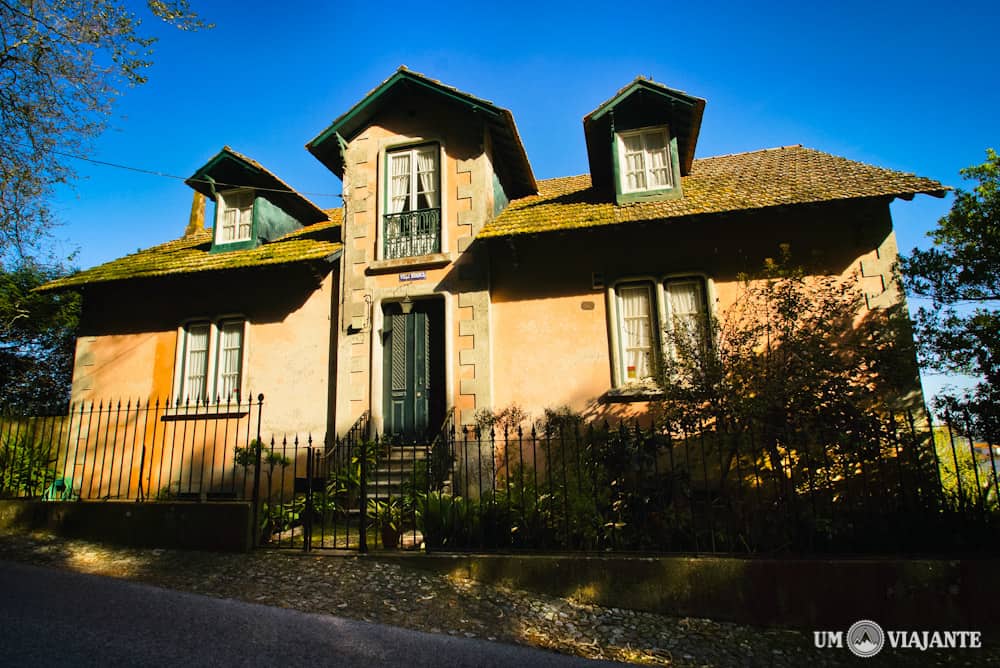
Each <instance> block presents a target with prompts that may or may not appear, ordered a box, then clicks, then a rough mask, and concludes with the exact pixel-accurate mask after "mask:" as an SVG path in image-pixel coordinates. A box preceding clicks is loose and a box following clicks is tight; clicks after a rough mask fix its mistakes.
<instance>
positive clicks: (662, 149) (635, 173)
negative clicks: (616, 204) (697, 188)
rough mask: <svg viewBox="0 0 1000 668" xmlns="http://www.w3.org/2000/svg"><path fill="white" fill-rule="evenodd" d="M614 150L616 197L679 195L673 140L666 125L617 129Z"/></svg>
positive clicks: (641, 197)
mask: <svg viewBox="0 0 1000 668" xmlns="http://www.w3.org/2000/svg"><path fill="white" fill-rule="evenodd" d="M615 153H616V154H617V155H616V166H617V168H618V183H617V184H616V185H617V186H618V194H619V201H622V202H635V201H642V200H645V199H662V198H669V197H676V196H679V195H680V188H679V185H680V174H679V172H678V167H677V149H676V143H674V142H671V139H670V132H669V130H668V128H667V127H666V126H659V127H651V128H641V129H639V130H629V131H625V132H619V133H617V135H616V137H615Z"/></svg>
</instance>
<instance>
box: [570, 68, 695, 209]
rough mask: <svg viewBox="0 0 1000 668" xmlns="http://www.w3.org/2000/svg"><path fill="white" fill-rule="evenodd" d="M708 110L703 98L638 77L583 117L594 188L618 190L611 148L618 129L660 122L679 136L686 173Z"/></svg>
mask: <svg viewBox="0 0 1000 668" xmlns="http://www.w3.org/2000/svg"><path fill="white" fill-rule="evenodd" d="M704 112H705V100H703V99H702V98H700V97H694V96H693V95H688V94H687V93H685V92H683V91H679V90H675V89H673V88H667V87H666V86H664V85H663V84H659V83H656V82H655V81H650V80H649V79H646V78H643V77H637V78H636V79H635V80H633V81H632V82H631V83H630V84H628V85H627V86H625V87H624V88H622V89H621V90H619V91H618V92H617V93H615V95H614V96H613V97H612V98H611V99H610V100H608V101H606V102H604V103H603V104H601V105H600V106H599V107H597V109H594V110H593V111H592V112H590V113H589V114H587V115H586V116H584V117H583V133H584V135H585V136H586V138H587V157H588V159H589V161H590V175H591V178H592V179H593V183H594V188H596V189H598V190H611V191H613V190H614V169H613V165H612V152H611V144H612V141H613V139H614V133H615V132H620V131H622V130H634V129H636V128H641V127H649V126H656V125H668V126H669V127H670V134H671V135H672V136H674V137H676V138H677V156H678V158H679V160H680V172H681V175H682V176H686V175H687V174H688V173H690V171H691V165H692V164H693V163H694V153H695V147H696V145H697V144H698V134H699V133H700V132H701V118H702V115H703V114H704Z"/></svg>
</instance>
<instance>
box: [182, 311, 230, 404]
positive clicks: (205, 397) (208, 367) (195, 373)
mask: <svg viewBox="0 0 1000 668" xmlns="http://www.w3.org/2000/svg"><path fill="white" fill-rule="evenodd" d="M245 331H246V321H245V320H243V319H225V320H220V321H217V322H191V323H188V324H187V325H185V326H184V327H182V328H181V330H180V340H179V342H178V343H179V354H178V356H177V364H178V367H177V370H176V375H175V377H176V378H177V381H178V385H177V392H176V396H175V397H174V399H175V401H176V402H177V403H178V404H179V405H181V406H184V405H190V406H194V405H198V404H205V403H208V404H215V403H220V404H226V403H229V402H231V403H239V401H240V396H241V395H240V388H241V386H242V382H243V357H244V354H243V353H244V338H245V336H244V335H245Z"/></svg>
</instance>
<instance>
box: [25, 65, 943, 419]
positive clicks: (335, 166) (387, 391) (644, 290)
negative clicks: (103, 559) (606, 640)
mask: <svg viewBox="0 0 1000 668" xmlns="http://www.w3.org/2000/svg"><path fill="white" fill-rule="evenodd" d="M705 106H706V101H705V100H703V99H701V98H698V97H695V96H692V95H689V94H687V93H684V92H681V91H678V90H674V89H671V88H668V87H666V86H663V85H661V84H659V83H655V82H653V81H650V80H647V79H644V78H637V79H636V80H634V81H632V82H631V83H629V84H628V85H626V86H625V87H624V88H622V89H621V90H620V91H618V92H617V93H615V94H614V95H613V96H612V97H611V98H610V99H609V100H608V101H606V102H604V103H602V104H600V105H599V106H597V107H596V109H594V110H593V111H592V112H591V113H589V114H587V115H586V116H585V118H584V121H583V132H584V137H583V139H584V140H585V142H586V146H587V151H588V158H589V173H587V174H583V175H578V176H569V177H562V178H553V179H544V180H538V179H536V177H535V174H534V172H533V170H532V167H531V164H530V162H529V160H528V157H527V153H526V151H525V147H524V145H523V143H522V141H521V138H520V136H519V134H518V130H517V127H516V125H515V122H514V117H513V115H512V114H511V112H510V111H508V110H507V109H504V108H502V107H499V106H497V105H495V104H493V103H492V102H489V101H487V100H484V99H482V98H479V97H476V96H474V95H471V94H469V93H465V92H463V91H460V90H457V89H455V88H452V87H450V86H447V85H445V84H443V83H441V82H438V81H435V80H432V79H430V78H428V77H426V76H423V75H421V74H418V73H416V72H413V71H410V70H408V69H406V68H400V69H399V70H398V71H396V72H395V73H394V74H393V75H392V76H391V77H389V78H388V79H387V80H385V81H384V82H382V83H381V84H379V85H378V86H377V87H376V88H375V89H374V90H372V91H371V92H369V93H368V94H367V95H365V96H364V97H363V98H362V99H361V100H359V101H358V103H357V104H355V105H354V106H353V107H351V108H350V109H348V110H346V111H345V112H344V113H343V114H342V115H340V116H339V117H337V118H336V120H334V121H333V122H332V123H331V124H330V126H329V127H327V128H326V129H324V130H323V131H322V132H320V133H319V134H318V135H317V136H316V137H315V138H314V139H312V140H311V141H309V143H308V144H307V145H306V148H307V149H308V150H309V151H310V153H312V155H314V156H315V157H316V158H317V159H318V160H319V161H320V162H321V163H322V164H323V165H324V166H326V167H327V168H328V169H329V170H330V171H331V172H332V173H333V174H334V175H335V176H336V177H338V178H339V179H341V180H342V182H343V198H344V206H343V208H342V209H338V210H333V211H323V210H320V209H319V208H317V207H316V206H315V205H313V204H312V203H311V202H309V200H308V199H306V198H305V197H303V196H301V195H299V194H297V193H296V192H295V191H294V190H293V189H292V188H290V187H289V186H287V185H286V184H284V182H282V181H281V180H280V179H279V178H278V177H277V176H275V175H274V174H272V173H271V172H270V171H268V170H267V169H266V168H264V167H263V166H262V165H260V164H258V163H256V162H255V161H253V160H252V159H250V158H248V157H246V156H244V155H241V154H240V153H237V152H236V151H233V150H231V149H229V148H224V149H223V150H222V151H220V152H219V153H218V154H217V155H216V156H215V157H213V158H212V159H211V160H210V161H209V162H208V163H206V164H205V165H204V166H203V167H201V168H200V169H198V170H197V171H196V172H195V173H194V174H193V175H192V177H191V178H190V179H188V181H187V183H188V185H189V186H191V187H192V188H193V189H194V190H195V193H196V194H195V205H194V207H193V210H192V216H191V221H192V222H191V223H190V224H189V225H188V229H187V230H186V231H185V233H184V236H183V237H181V238H180V239H177V240H174V241H170V242H167V243H165V244H162V245H159V246H155V247H153V248H149V249H146V250H143V251H139V252H138V253H135V254H133V255H129V256H126V257H124V258H121V259H118V260H115V261H113V262H109V263H107V264H105V265H101V266H99V267H95V268H93V269H89V270H86V271H82V272H79V273H78V274H75V275H73V276H70V277H68V278H63V279H60V280H57V281H54V282H52V283H49V284H48V285H46V286H45V287H44V288H43V289H46V290H67V289H75V290H80V291H81V292H82V293H83V305H84V306H83V308H84V312H83V318H82V324H81V333H80V338H79V341H78V345H77V355H76V366H75V370H74V381H73V398H74V400H91V399H96V398H101V397H118V396H136V397H140V396H141V397H145V396H151V395H155V396H163V397H174V398H175V399H174V401H175V403H177V402H179V403H180V404H181V405H183V404H185V403H187V402H190V401H192V400H194V401H199V400H204V399H206V398H207V399H208V402H209V403H212V402H215V403H225V402H226V401H231V400H233V399H236V400H241V399H242V398H246V397H247V396H249V394H250V393H253V394H256V393H257V392H260V393H263V394H264V395H265V396H266V406H267V408H266V410H265V411H264V413H263V417H262V419H263V422H264V427H263V429H264V431H266V432H268V433H299V434H303V433H307V432H308V433H312V434H321V433H334V432H336V433H338V434H340V433H343V432H345V431H346V430H347V429H348V428H350V427H351V425H352V424H353V423H354V422H355V420H356V419H357V418H358V417H359V416H361V415H362V414H364V413H365V412H366V411H370V415H371V419H372V421H373V423H374V425H375V428H376V429H377V430H378V431H379V432H380V433H382V432H384V433H396V434H404V433H405V434H416V435H418V436H419V435H428V434H432V433H433V432H434V431H435V430H437V429H438V428H439V426H440V425H441V423H442V421H443V420H444V418H445V416H446V415H447V414H448V413H449V411H450V409H454V411H455V413H454V414H455V416H456V418H457V419H458V421H459V422H460V423H464V424H469V423H472V422H473V421H474V415H475V412H476V411H477V410H479V409H482V408H499V407H503V406H506V405H508V404H511V403H514V402H516V403H518V404H520V405H521V406H522V407H524V408H525V409H526V410H527V411H528V412H530V413H533V414H535V415H537V414H539V413H540V412H541V411H542V409H544V408H545V407H550V406H558V405H563V404H565V405H569V406H571V407H574V408H577V409H584V408H591V409H593V410H595V411H598V412H600V411H611V412H613V411H615V410H616V409H617V408H619V407H620V406H628V407H629V408H630V410H634V408H635V404H634V403H633V402H635V401H636V400H642V399H644V398H647V389H648V386H647V385H646V384H644V382H643V381H644V380H646V379H647V378H648V377H649V376H650V375H651V373H652V365H653V364H654V362H655V359H656V356H657V355H658V354H659V353H658V348H660V347H661V346H662V344H661V343H660V342H659V341H660V338H661V337H660V336H659V332H660V331H661V330H662V328H663V327H665V326H666V324H667V323H668V322H676V321H677V320H678V319H680V320H684V319H694V318H699V317H703V316H704V314H705V313H708V312H717V313H721V312H722V311H723V310H724V309H725V308H726V306H727V305H728V304H730V303H732V301H733V299H734V297H735V293H736V289H737V286H738V275H739V274H740V272H743V271H747V270H751V269H754V268H756V267H759V266H760V264H761V262H762V261H763V258H765V257H768V256H773V255H774V254H775V252H776V249H777V247H778V245H779V244H789V245H790V246H791V247H792V248H795V249H802V250H803V251H804V252H807V253H809V257H810V258H811V262H812V265H813V266H814V267H815V269H814V270H815V271H816V272H818V273H825V274H835V275H844V276H856V280H857V281H859V282H860V286H861V288H862V289H863V291H864V293H865V295H866V299H867V301H868V307H869V308H872V309H876V308H881V307H885V306H889V305H892V304H895V303H899V302H900V300H901V299H902V295H901V293H900V292H899V290H898V289H897V288H896V287H895V284H894V282H893V281H892V280H891V277H890V271H891V266H892V264H893V261H894V260H895V258H896V255H897V249H896V241H895V237H894V234H893V230H892V222H891V219H890V212H889V202H890V201H892V200H893V199H894V198H896V197H901V198H905V199H910V198H912V197H913V196H914V195H916V194H919V193H925V194H930V195H935V196H941V195H943V194H944V191H945V188H944V187H943V186H942V185H941V184H939V183H937V182H935V181H933V180H930V179H926V178H921V177H918V176H914V175H910V174H904V173H900V172H897V171H893V170H888V169H883V168H879V167H875V166H871V165H867V164H862V163H859V162H855V161H851V160H847V159H844V158H840V157H836V156H833V155H830V154H827V153H823V152H820V151H817V150H813V149H808V148H804V147H801V146H788V147H782V148H773V149H764V150H760V151H754V152H749V153H741V154H735V155H725V156H718V157H710V158H695V155H696V149H697V143H698V137H699V134H700V129H701V122H702V116H703V113H704V110H705ZM205 200H209V201H213V202H214V203H215V207H214V211H215V213H214V216H213V217H211V218H210V219H209V220H208V225H207V226H206V225H205V224H204V223H203V222H202V219H203V217H204V201H205ZM640 405H641V404H640ZM174 417H179V418H183V414H181V415H177V416H174Z"/></svg>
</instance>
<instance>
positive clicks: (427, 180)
mask: <svg viewBox="0 0 1000 668" xmlns="http://www.w3.org/2000/svg"><path fill="white" fill-rule="evenodd" d="M417 178H418V179H419V180H420V182H419V188H418V190H417V192H418V193H419V194H420V195H422V196H423V200H424V201H422V202H421V201H418V203H417V206H418V207H419V208H421V209H436V208H437V207H438V197H437V195H438V194H437V148H436V147H431V148H427V149H424V150H422V151H420V152H418V153H417Z"/></svg>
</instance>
